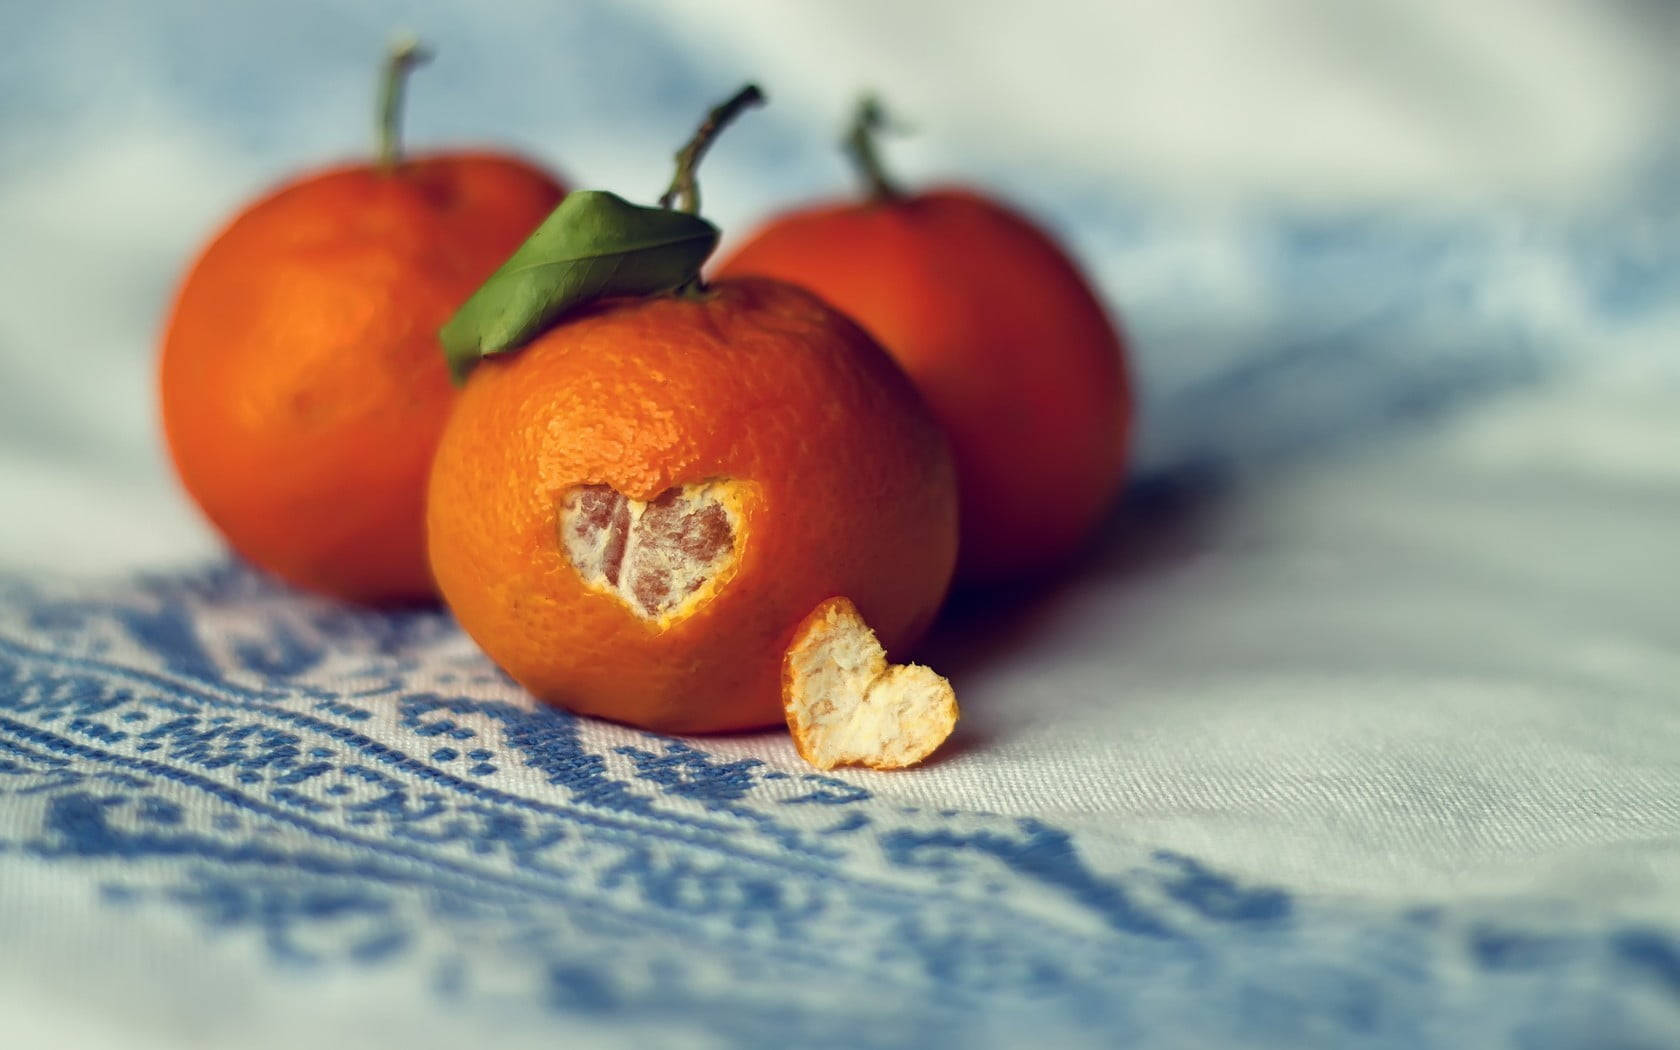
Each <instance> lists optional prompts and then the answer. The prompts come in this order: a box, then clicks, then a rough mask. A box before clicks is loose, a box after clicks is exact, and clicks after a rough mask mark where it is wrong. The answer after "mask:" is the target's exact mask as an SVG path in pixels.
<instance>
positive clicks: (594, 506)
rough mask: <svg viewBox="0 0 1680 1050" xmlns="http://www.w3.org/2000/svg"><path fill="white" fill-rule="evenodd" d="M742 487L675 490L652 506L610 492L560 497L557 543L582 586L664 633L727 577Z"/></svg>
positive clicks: (601, 488) (579, 490)
mask: <svg viewBox="0 0 1680 1050" xmlns="http://www.w3.org/2000/svg"><path fill="white" fill-rule="evenodd" d="M746 487H747V486H746V485H745V483H743V482H739V481H734V480H731V479H727V478H721V479H713V480H710V481H702V482H697V483H693V484H687V485H674V486H672V487H671V488H668V489H666V490H665V491H664V492H662V493H660V494H659V495H658V496H656V497H654V498H653V499H652V500H650V501H647V502H643V501H642V500H638V499H632V498H630V497H628V496H626V495H624V494H623V493H622V492H619V491H618V490H617V489H615V488H613V487H612V486H610V485H578V486H575V487H573V488H572V489H570V490H568V491H567V492H566V493H565V495H563V496H562V497H561V498H560V538H561V543H562V546H563V547H564V549H565V551H566V555H567V557H568V558H569V559H570V560H571V563H572V565H573V567H575V568H576V569H577V571H578V574H579V575H580V576H582V577H583V580H584V582H585V583H587V584H588V585H589V586H590V587H591V588H593V589H595V590H597V591H600V592H601V593H603V594H610V595H612V596H613V597H615V598H617V599H618V600H620V601H622V602H623V603H624V604H625V605H627V606H629V607H630V610H631V611H632V612H634V613H635V614H636V615H637V616H639V617H641V618H642V619H644V620H648V621H650V622H652V623H653V624H654V625H655V626H656V627H658V628H660V629H663V628H666V627H669V626H670V625H671V624H673V623H676V622H677V621H679V620H682V619H684V618H686V617H687V616H689V615H691V614H692V613H693V612H694V611H695V610H696V609H698V608H699V606H700V605H701V604H702V603H703V602H704V601H705V600H706V599H707V598H709V597H710V596H711V595H713V594H715V593H717V590H718V588H719V587H721V586H722V585H723V584H724V583H725V582H727V580H728V578H729V576H730V575H732V574H733V571H734V568H735V564H736V562H737V560H738V558H739V555H740V541H741V532H742V529H741V519H742V513H741V507H742V502H743V499H744V497H745V494H746V493H745V489H746Z"/></svg>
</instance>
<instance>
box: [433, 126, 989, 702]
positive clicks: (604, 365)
mask: <svg viewBox="0 0 1680 1050" xmlns="http://www.w3.org/2000/svg"><path fill="white" fill-rule="evenodd" d="M740 97H741V96H737V99H739V98H740ZM753 97H755V98H756V94H755V95H754V96H753ZM722 108H723V107H720V110H721V109H722ZM722 123H723V120H721V119H718V117H717V113H714V115H713V118H711V119H709V120H708V122H707V124H706V125H703V126H702V131H701V134H700V135H699V136H697V139H696V141H697V142H699V143H700V148H695V146H694V144H691V147H690V149H688V150H685V151H684V154H683V155H682V156H685V157H687V160H686V161H684V163H685V164H688V165H692V162H693V161H694V160H696V159H697V158H698V155H699V154H700V152H702V151H703V148H704V141H709V137H708V136H709V135H710V134H715V133H716V131H717V129H718V127H719V126H721V124H722ZM689 175H690V178H689V180H688V182H687V183H686V185H687V190H688V192H687V194H686V202H687V203H686V206H687V207H688V208H689V209H690V210H692V209H693V207H694V197H693V192H692V191H693V186H692V179H691V171H690V172H689ZM683 183H684V175H683V171H682V169H681V168H679V179H678V183H677V184H674V189H675V186H676V185H679V184H683ZM590 196H591V194H586V193H580V194H577V195H574V198H572V199H571V200H569V201H568V202H567V204H566V205H562V210H559V211H557V212H556V216H555V218H551V220H550V222H551V223H554V222H557V220H559V219H562V218H564V216H563V215H562V211H568V210H571V209H573V208H574V207H579V206H581V205H580V204H574V202H584V201H586V200H587V198H589V197H590ZM594 196H602V197H605V196H609V195H604V194H594ZM668 196H669V195H668ZM613 200H614V201H616V204H614V205H613V207H614V208H618V209H622V208H629V207H631V206H629V205H627V204H625V203H624V202H622V201H619V200H618V199H617V198H613ZM639 211H641V212H648V213H652V215H653V217H654V218H657V217H658V216H659V215H660V214H662V213H660V212H658V211H656V210H655V209H639ZM665 214H669V213H665ZM646 218H647V217H646V216H642V217H640V218H637V217H635V216H632V219H633V221H634V222H635V223H638V224H642V225H645V222H644V220H645V219H646ZM693 221H695V222H698V221H700V220H697V219H694V220H693ZM561 225H563V224H561ZM580 225H582V226H588V227H589V229H590V230H591V236H592V237H594V238H595V240H594V241H592V242H591V243H592V244H596V245H597V247H596V249H594V250H595V255H593V256H592V257H591V262H592V263H597V262H600V261H601V259H602V258H604V256H603V255H602V252H604V251H606V249H602V248H600V247H599V244H598V242H599V241H600V239H601V238H600V236H599V234H598V229H599V227H600V223H599V222H596V221H595V220H594V219H591V220H590V222H588V223H582V224H580ZM548 226H549V224H547V223H545V228H546V227H548ZM554 228H555V229H558V228H559V227H558V226H557V227H554ZM703 228H704V229H707V230H711V231H712V239H711V240H710V242H709V243H708V244H707V245H706V246H705V249H704V251H703V252H701V253H700V254H699V255H698V257H696V258H694V259H693V261H692V271H691V272H692V276H693V277H695V278H697V276H698V268H699V264H700V262H702V261H703V260H704V255H705V252H709V251H710V248H711V246H712V245H715V243H716V239H715V228H712V227H710V226H709V224H704V226H703ZM541 236H542V234H541V233H540V232H539V235H534V237H533V241H536V240H538V239H539V238H540V237H541ZM554 236H555V238H556V244H557V245H559V246H558V247H556V248H555V257H556V258H557V259H562V260H569V259H573V258H574V257H575V256H576V255H577V253H576V252H573V251H571V249H569V248H567V247H566V244H568V243H569V242H568V241H567V239H566V237H567V235H566V234H565V233H564V231H561V232H560V233H556V234H555V235H554ZM646 239H648V238H643V240H646ZM667 239H670V238H667ZM638 243H639V242H638ZM528 247H529V244H528ZM526 250H527V249H525V248H522V249H521V251H522V252H524V251H526ZM630 254H631V252H630V250H629V249H625V251H624V252H622V253H620V254H619V255H616V256H613V258H612V259H609V260H608V261H610V262H612V263H613V265H595V266H593V267H592V272H607V273H614V274H617V273H620V272H623V271H626V270H627V269H628V268H627V267H623V266H621V265H619V264H618V260H622V259H623V258H626V257H628V256H629V255H630ZM516 258H517V256H516ZM506 269H507V268H504V271H506ZM515 269H517V270H518V274H520V275H523V274H529V273H532V272H538V271H540V270H541V269H542V265H540V264H539V263H537V262H536V261H535V260H533V264H532V265H529V266H524V265H522V266H520V267H517V268H515ZM554 270H555V272H556V273H558V274H561V275H562V277H564V275H565V274H567V273H570V272H571V270H569V269H567V268H566V266H563V265H561V264H559V263H556V264H554ZM673 283H677V284H681V285H682V287H681V289H680V290H678V291H675V292H671V291H667V292H666V293H665V294H661V295H657V296H654V297H651V298H627V297H624V296H622V295H620V296H617V297H613V296H610V295H609V296H608V297H606V298H597V299H595V301H593V302H589V303H587V305H578V306H576V307H575V308H572V309H570V311H569V312H568V313H567V314H566V315H565V316H563V317H562V318H561V319H560V320H559V323H557V324H555V325H554V326H553V327H551V328H548V329H547V330H546V331H544V332H542V333H541V334H538V335H536V336H535V338H534V339H532V340H531V341H530V342H529V343H528V344H526V345H524V346H523V348H522V349H518V350H517V352H512V353H498V354H497V355H496V356H488V357H485V358H484V360H483V361H482V362H478V363H477V364H476V366H475V367H474V369H473V370H472V371H471V373H470V374H469V376H468V378H467V380H466V385H465V388H464V390H463V391H462V394H461V397H460V399H459V400H458V402H457V403H456V406H455V409H454V411H453V413H452V415H451V417H450V420H449V422H448V425H447V426H446V427H445V430H444V433H443V438H442V440H441V442H440V443H439V445H438V450H437V456H436V459H435V461H434V464H433V467H432V476H431V486H430V490H429V493H428V499H427V535H428V541H429V546H430V552H431V561H432V569H433V572H434V574H435V576H436V579H437V583H438V587H439V589H440V591H441V592H442V594H443V597H444V600H445V601H446V602H447V603H448V605H449V607H450V609H451V610H452V611H453V612H454V614H455V616H456V618H457V619H458V620H459V622H460V624H461V626H462V627H463V628H464V629H465V630H466V631H467V633H468V634H469V635H471V636H472V637H473V639H474V640H475V641H477V642H478V644H479V645H480V646H481V647H482V648H483V649H484V651H485V652H486V653H487V654H488V655H489V656H490V657H491V659H493V660H494V661H495V662H496V663H498V664H499V665H500V666H501V667H502V668H503V669H504V670H505V671H507V673H508V674H509V675H511V676H512V677H513V678H514V679H515V680H516V681H518V682H519V683H520V684H521V685H523V686H524V687H525V688H526V689H528V690H529V691H530V692H531V693H533V694H534V695H535V696H537V697H538V698H540V699H542V700H545V701H548V702H551V703H554V704H558V705H561V706H564V707H567V708H570V709H572V710H574V711H578V712H581V713H584V714H589V715H596V716H599V717H602V718H607V719H612V720H615V721H619V722H626V723H629V724H632V725H637V726H641V727H644V728H649V729H655V730H661V731H665V732H685V733H687V732H712V731H724V730H738V729H749V728H755V727H760V726H767V725H772V724H776V723H778V722H780V721H782V719H783V717H784V714H783V707H782V698H781V676H782V666H781V665H782V658H783V653H784V651H785V650H786V649H787V647H788V644H789V642H790V641H791V640H792V638H793V635H794V631H795V629H796V628H797V627H798V626H799V624H800V623H801V621H802V620H804V619H805V617H806V616H807V615H808V614H809V613H810V612H811V611H812V609H814V608H816V607H817V606H818V604H819V603H821V602H822V601H824V600H825V599H827V598H829V597H831V596H833V595H846V596H849V597H850V598H851V599H852V600H853V601H854V602H855V603H856V606H857V608H858V609H859V610H861V611H862V613H863V615H865V616H866V617H867V618H868V620H869V622H870V623H871V624H872V625H874V627H875V629H876V630H877V631H878V632H879V635H880V639H881V641H882V642H883V643H884V644H885V646H886V647H887V648H889V649H892V650H895V651H898V650H902V649H905V648H907V647H909V646H910V645H912V644H913V643H914V642H915V641H916V640H917V638H918V637H919V636H920V635H921V634H922V633H923V631H924V630H925V629H926V628H927V626H928V625H929V623H930V622H931V621H932V619H933V617H934V615H935V613H936V612H937V610H938V607H939V604H940V602H941V600H942V598H943V596H944V593H945V590H946V587H947V586H948V584H949V582H950V578H951V572H952V568H953V565H954V563H955V560H956V541H957V495H956V483H955V473H954V470H953V467H952V463H951V459H950V453H949V450H948V447H947V444H946V441H945V438H944V435H943V434H942V432H941V431H940V429H939V427H938V425H937V424H936V423H935V422H934V421H933V419H932V417H931V416H930V415H929V414H928V412H927V409H926V407H925V406H924V405H923V403H922V401H921V399H920V398H919V396H918V395H917V393H916V391H915V389H914V387H913V386H912V385H911V384H910V382H909V380H908V379H907V378H906V377H905V376H904V375H903V373H902V372H901V371H900V370H899V369H898V367H897V366H896V365H895V364H894V363H893V361H892V359H891V358H890V357H889V356H887V354H886V352H885V351H883V350H882V349H881V348H880V347H879V346H878V345H876V344H875V342H874V341H873V340H872V339H870V337H869V336H868V335H866V334H865V333H864V332H863V330H862V329H860V328H858V327H857V326H856V325H855V324H853V323H852V322H851V321H850V320H848V319H847V318H846V317H844V316H843V315H841V314H840V313H838V312H837V311H835V310H834V309H833V308H831V307H829V306H827V305H825V304H824V303H823V302H822V301H821V300H819V299H817V298H816V297H815V296H813V295H811V294H810V293H808V292H805V291H803V290H800V289H798V288H795V287H793V286H791V285H786V284H783V283H780V282H776V281H767V280H760V279H753V280H739V281H736V280H730V281H719V282H717V283H715V284H713V285H711V286H709V287H700V286H698V285H696V284H694V283H692V282H691V281H683V280H678V281H676V282H673ZM486 287H487V288H488V287H489V285H487V286H486ZM591 294H593V293H591ZM475 298H476V297H475ZM551 298H552V297H549V299H545V297H543V296H538V295H532V296H530V297H529V299H530V301H532V302H537V301H550V299H551ZM469 306H470V303H469ZM467 309H468V308H466V307H464V308H463V312H466V311H467ZM459 316H461V315H458V317H459ZM485 316H486V317H487V318H489V319H490V323H491V325H492V326H497V327H499V326H503V325H504V323H505V320H506V311H505V310H499V309H497V310H490V309H487V310H486V312H485ZM455 324H456V323H455V322H451V326H452V327H454V326H455ZM450 335H451V330H450V329H446V330H445V342H446V344H448V343H450V342H451V341H452V340H451V338H450Z"/></svg>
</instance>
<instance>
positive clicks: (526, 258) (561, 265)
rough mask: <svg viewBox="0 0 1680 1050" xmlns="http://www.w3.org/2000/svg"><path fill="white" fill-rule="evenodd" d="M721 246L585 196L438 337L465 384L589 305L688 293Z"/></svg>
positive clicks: (681, 217)
mask: <svg viewBox="0 0 1680 1050" xmlns="http://www.w3.org/2000/svg"><path fill="white" fill-rule="evenodd" d="M717 243H718V230H717V227H716V226H713V225H712V224H711V223H709V222H707V221H706V220H705V219H702V218H700V217H699V216H697V215H690V214H688V213H687V212H681V211H672V210H670V209H667V208H644V207H641V206H639V205H635V204H631V203H630V202H629V201H627V200H625V199H624V198H622V197H620V196H618V195H617V194H613V193H607V192H604V191H602V190H578V191H577V192H575V193H572V194H570V195H568V196H567V197H566V199H565V200H563V201H561V202H560V206H559V207H558V208H555V209H554V211H553V213H552V214H550V215H549V217H548V218H546V219H544V220H543V222H542V225H541V226H538V227H537V228H536V230H535V231H534V232H533V233H532V234H531V236H530V237H528V238H526V240H525V243H524V244H522V245H520V246H519V248H518V250H516V251H515V252H514V253H513V255H511V256H509V257H508V260H507V262H505V263H503V264H502V265H501V267H500V268H499V269H497V270H496V272H495V273H493V274H491V275H490V278H489V280H487V281H485V282H484V284H483V285H482V286H480V287H479V289H478V291H476V292H474V293H473V294H472V297H471V298H469V299H468V300H467V301H466V302H465V303H463V304H462V305H461V308H460V309H459V310H457V311H455V316H454V317H451V318H450V319H449V321H448V322H447V323H446V324H445V325H444V326H443V328H442V329H441V330H439V332H438V338H439V339H441V340H442V342H443V353H444V357H445V359H447V360H448V362H449V373H450V375H451V376H452V377H454V380H455V382H456V383H457V384H459V383H461V382H464V381H465V380H466V377H467V373H468V372H470V371H472V368H473V366H474V365H476V364H477V363H478V361H479V359H480V358H482V357H486V356H488V355H490V354H500V353H506V352H507V351H509V350H517V349H518V348H519V347H521V346H524V345H525V344H526V343H528V342H530V341H531V340H533V339H535V338H536V337H537V336H538V335H540V334H542V332H543V331H545V330H546V329H547V328H549V327H550V326H551V325H553V323H554V322H555V321H556V320H558V319H559V317H560V315H561V314H563V313H565V312H566V311H567V310H570V309H572V308H574V307H577V306H581V305H583V304H584V303H589V302H593V301H595V300H597V299H603V298H606V297H607V296H617V295H653V294H655V293H657V292H666V291H670V290H672V289H674V288H680V287H682V286H683V285H685V284H687V283H689V282H690V281H693V280H695V279H696V278H698V277H699V276H700V265H701V264H702V263H704V262H705V261H706V258H707V256H709V255H711V254H712V250H713V249H714V248H716V247H717Z"/></svg>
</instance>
